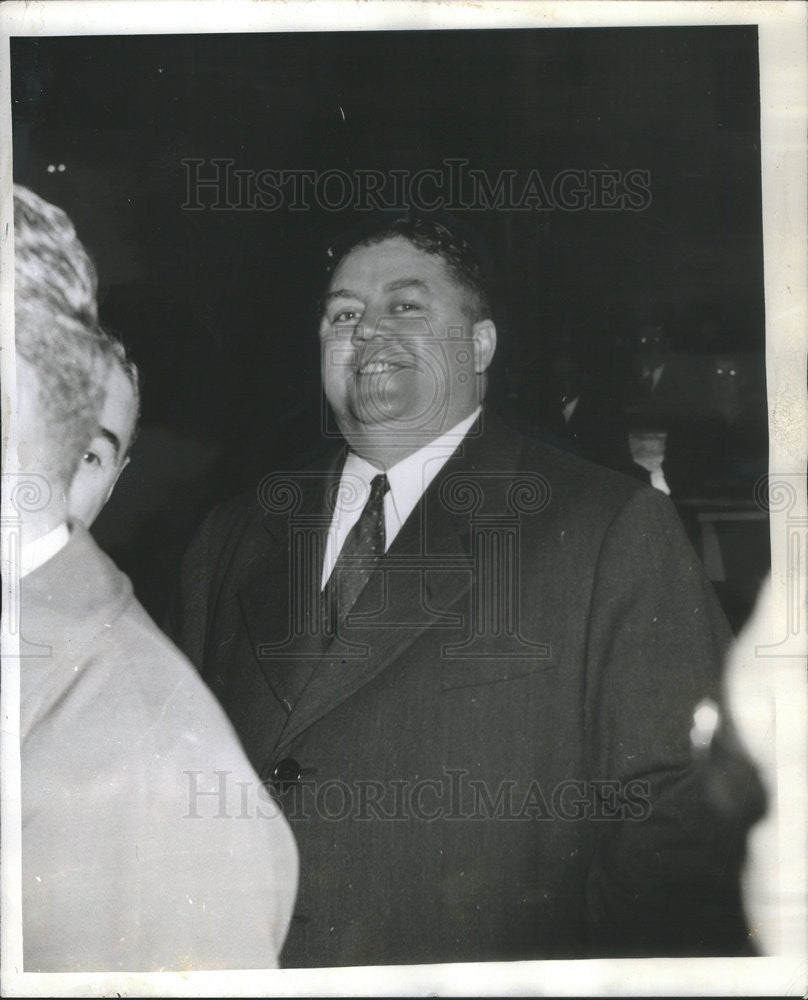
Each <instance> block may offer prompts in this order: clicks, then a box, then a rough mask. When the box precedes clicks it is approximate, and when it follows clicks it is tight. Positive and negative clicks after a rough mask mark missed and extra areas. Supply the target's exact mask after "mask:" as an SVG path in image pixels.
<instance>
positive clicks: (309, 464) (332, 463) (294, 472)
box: [206, 443, 345, 536]
mask: <svg viewBox="0 0 808 1000" xmlns="http://www.w3.org/2000/svg"><path fill="white" fill-rule="evenodd" d="M344 453H345V445H344V443H342V444H339V445H332V446H330V447H327V448H324V449H322V450H321V451H320V452H318V454H317V455H315V456H314V457H311V456H306V459H305V461H301V462H299V463H294V464H290V465H289V466H286V467H284V468H278V469H271V470H269V471H268V472H267V473H266V474H265V475H264V476H262V477H261V479H260V480H259V481H258V482H257V483H256V484H255V485H254V486H253V487H252V488H251V489H249V490H245V491H244V492H242V493H239V494H237V495H236V496H233V497H229V498H228V499H226V500H222V501H221V502H220V503H218V504H216V506H215V507H213V508H212V509H211V511H210V512H209V513H208V515H207V518H206V523H207V525H208V528H209V530H211V531H212V532H213V533H214V534H216V535H219V536H220V535H221V534H222V533H232V532H239V531H243V530H246V529H249V528H251V527H254V526H256V525H259V524H261V523H262V522H263V521H265V520H266V518H267V516H270V517H272V516H274V515H278V514H280V515H287V514H294V513H296V512H297V511H298V510H299V509H300V507H301V505H302V504H303V503H304V502H306V500H307V499H308V498H309V495H310V494H314V495H315V496H320V495H322V492H323V490H324V489H325V488H326V487H327V485H328V484H329V483H331V482H333V481H334V478H335V471H336V472H339V468H340V464H339V458H340V456H341V455H344ZM318 491H319V492H318Z"/></svg>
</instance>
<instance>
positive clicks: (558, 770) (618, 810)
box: [172, 419, 745, 966]
mask: <svg viewBox="0 0 808 1000" xmlns="http://www.w3.org/2000/svg"><path fill="white" fill-rule="evenodd" d="M478 431H479V427H475V428H473V429H472V432H470V435H469V437H468V438H467V439H466V441H465V442H464V444H463V446H462V447H461V449H460V450H459V451H458V452H457V453H456V454H455V456H453V457H452V459H451V460H450V461H449V462H448V463H447V465H446V466H445V467H444V468H443V470H442V471H441V472H440V473H439V475H438V476H437V478H436V479H435V480H434V481H433V483H432V484H431V486H430V488H429V490H428V491H427V493H426V494H425V496H424V498H423V499H422V501H421V504H420V505H419V506H418V507H417V508H416V510H415V511H414V512H413V514H412V515H411V517H410V519H409V520H408V521H407V523H406V524H405V525H404V527H403V528H402V530H401V533H400V534H399V535H398V537H397V538H396V540H395V541H394V543H393V544H392V546H391V548H390V550H389V551H388V552H387V554H386V555H385V556H384V557H383V558H382V559H381V560H380V563H379V570H378V572H377V573H376V574H375V577H374V578H373V579H372V580H371V582H370V583H369V584H368V586H367V587H366V589H365V591H364V592H363V593H362V594H361V596H360V598H359V600H358V602H357V604H356V605H355V608H354V612H355V614H356V616H357V617H356V618H355V619H354V622H353V624H352V625H351V626H350V627H346V628H345V629H344V630H343V632H342V634H339V635H337V636H336V637H333V638H332V639H330V640H329V637H328V636H327V635H326V636H323V635H322V629H321V628H320V627H319V622H320V619H318V610H319V607H318V598H317V595H318V593H319V586H320V571H321V565H322V549H321V547H322V542H323V538H324V535H325V532H326V531H327V528H328V524H329V523H330V519H331V511H330V508H329V507H328V505H327V504H326V503H324V497H327V496H328V495H329V490H330V492H331V495H333V489H332V488H333V485H334V483H335V482H336V481H337V479H338V476H339V471H340V467H341V466H340V462H339V461H338V460H337V461H336V462H333V463H332V464H331V465H330V466H327V467H326V468H325V469H324V470H323V471H319V472H318V471H317V470H306V471H304V472H302V473H290V474H288V475H285V476H283V475H281V476H279V477H268V478H267V479H266V480H265V481H264V482H263V483H262V485H261V487H260V489H259V491H258V493H257V494H256V495H254V496H251V497H245V498H242V499H239V500H236V501H234V502H231V503H230V504H228V505H225V506H223V507H221V508H219V509H217V510H215V511H214V512H213V513H212V514H211V515H210V516H209V518H208V520H207V521H206V523H205V524H204V526H203V527H202V529H201V531H200V533H199V535H198V537H197V539H196V541H195V543H194V544H193V546H192V547H191V549H190V551H189V553H188V554H187V557H186V560H185V563H184V569H183V575H182V580H181V585H180V589H179V592H178V599H177V602H176V604H175V607H174V610H173V616H172V620H173V625H172V631H173V633H174V635H175V637H176V638H177V641H178V642H179V643H180V645H181V646H182V647H183V648H184V649H185V651H186V652H187V653H188V655H189V657H190V658H191V659H192V660H193V661H194V662H195V663H196V664H197V665H198V666H199V668H200V670H201V672H202V674H203V676H204V677H205V679H206V680H207V682H208V683H209V684H210V686H211V688H212V689H213V691H214V692H215V693H216V694H217V696H218V697H219V698H220V700H221V702H222V704H223V705H224V707H225V709H226V711H227V712H228V714H229V715H230V717H231V719H232V720H233V723H234V725H235V727H236V729H237V731H238V732H239V734H240V736H241V738H242V740H243V742H244V746H245V748H246V750H247V753H248V756H249V757H250V759H251V761H252V763H253V765H254V766H255V767H256V769H257V770H258V771H259V772H260V773H261V775H262V777H264V778H266V779H267V780H269V779H270V778H271V776H272V773H273V770H274V769H275V767H276V766H277V764H278V763H279V762H281V761H285V762H286V763H285V765H284V768H282V769H281V771H282V775H285V776H286V777H289V775H290V774H291V775H292V777H294V776H295V774H296V772H299V774H300V780H299V781H296V782H291V783H288V782H287V783H286V785H284V786H282V792H281V797H282V799H283V801H284V808H285V811H286V814H287V817H288V818H289V819H290V822H291V823H292V826H293V829H294V832H295V835H296V837H297V841H298V846H299V849H300V854H301V884H300V891H299V896H298V906H297V911H296V914H295V918H294V919H293V922H292V928H291V930H290V935H289V939H288V942H287V946H286V948H285V949H284V953H283V955H282V959H281V961H282V964H284V965H288V966H296V965H303V966H309V965H315V966H317V965H320V966H326V965H362V964H394V963H408V962H439V961H475V960H493V959H511V958H513V959H524V958H540V957H549V956H556V957H558V956H585V955H597V954H600V955H618V954H622V955H653V954H720V953H722V954H727V953H735V952H738V951H741V950H742V949H743V946H744V936H745V930H744V926H743V921H742V919H741V917H740V912H739V905H738V898H737V883H736V869H737V864H738V861H739V857H740V849H741V847H740V838H739V837H736V836H735V833H736V831H735V827H734V826H733V825H732V824H730V826H729V827H728V826H727V825H726V824H725V825H722V824H721V823H718V822H713V821H712V820H711V819H710V818H709V817H708V816H707V814H706V810H705V803H704V798H703V776H702V774H701V771H700V765H699V764H697V763H694V761H693V759H692V754H691V748H690V743H689V732H690V728H691V723H692V713H693V709H694V706H695V705H696V703H697V702H698V701H699V700H700V699H701V698H703V697H705V696H706V695H709V696H711V697H713V698H715V699H716V700H717V701H718V700H719V694H718V691H719V673H720V664H721V662H722V655H723V652H724V649H725V647H726V645H727V642H728V638H729V634H728V630H727V627H726V624H725V621H724V619H723V616H722V614H721V611H720V610H719V608H718V606H717V603H716V600H715V597H714V595H713V593H712V591H711V589H710V586H709V584H708V583H707V582H706V580H705V578H704V574H703V572H702V570H701V567H700V564H699V562H698V559H697V558H696V556H695V555H694V553H693V551H692V549H691V548H690V547H689V545H688V543H687V542H686V540H685V538H684V536H683V533H682V530H681V528H680V525H679V523H678V520H677V517H676V514H675V512H674V510H673V508H672V507H671V505H670V504H669V502H668V501H667V500H666V498H664V497H663V496H662V495H661V494H659V493H657V492H656V491H654V490H652V489H650V488H646V487H644V486H642V485H640V484H639V483H637V482H636V481H634V480H631V479H628V478H624V477H623V476H621V475H618V474H615V473H611V472H609V471H607V470H603V469H600V468H598V467H596V466H594V465H591V464H589V463H587V462H583V461H581V460H579V459H577V458H575V457H573V456H570V455H567V454H565V453H563V452H561V451H558V450H556V449H554V448H552V447H549V446H547V445H546V444H543V443H541V442H538V441H535V440H528V439H522V438H520V437H518V436H516V435H514V434H512V433H510V432H509V431H507V430H506V429H505V428H504V427H502V426H501V425H499V424H498V423H497V422H496V421H494V420H493V419H488V420H486V421H485V428H484V432H483V433H482V434H479V433H478ZM298 765H299V766H298ZM730 827H731V828H730Z"/></svg>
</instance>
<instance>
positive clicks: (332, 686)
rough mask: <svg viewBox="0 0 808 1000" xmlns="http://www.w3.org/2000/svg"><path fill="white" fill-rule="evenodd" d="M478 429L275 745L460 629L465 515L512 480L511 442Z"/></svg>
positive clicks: (362, 600)
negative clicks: (417, 650)
mask: <svg viewBox="0 0 808 1000" xmlns="http://www.w3.org/2000/svg"><path fill="white" fill-rule="evenodd" d="M477 427H478V425H475V427H474V428H472V432H470V434H469V436H468V438H467V439H466V441H464V444H463V446H461V449H459V450H458V452H456V453H455V455H453V456H452V458H451V459H450V460H449V461H448V462H447V463H446V465H445V466H444V467H443V469H442V470H441V471H440V473H439V474H438V475H437V476H436V477H435V479H434V480H433V481H432V483H431V484H430V487H429V489H428V490H427V492H426V493H425V495H424V496H423V497H422V499H421V501H420V503H419V504H418V505H417V507H416V508H415V510H414V511H413V512H412V514H411V515H410V517H409V518H408V519H407V522H406V524H405V525H404V526H403V528H402V529H401V531H400V532H399V534H398V536H397V537H396V539H395V541H394V543H393V544H392V545H391V546H390V549H389V550H388V552H387V554H386V555H385V556H384V557H383V559H382V560H381V561H380V564H379V567H378V569H377V570H376V572H374V574H373V576H372V577H371V579H370V581H369V582H368V584H367V586H366V587H365V589H364V590H363V591H362V593H361V594H360V595H359V598H358V599H357V601H356V604H355V605H354V608H353V610H352V612H351V613H350V615H349V616H348V621H347V623H346V627H345V629H344V630H343V631H342V632H341V634H340V635H338V636H337V637H336V639H335V640H334V641H332V642H331V644H330V645H329V646H328V647H327V648H326V649H325V650H324V651H323V653H322V656H321V658H320V661H319V663H318V665H317V666H316V668H315V669H314V670H313V671H312V672H310V677H309V679H308V682H307V684H306V686H305V690H304V691H303V694H302V697H300V698H299V700H298V701H297V703H296V704H294V707H293V708H292V711H291V713H290V715H289V718H288V720H287V723H286V727H285V729H284V731H283V734H282V737H281V740H280V742H281V743H288V742H289V741H291V740H292V739H294V737H295V736H297V735H298V734H299V733H301V732H303V731H304V730H305V729H307V728H308V727H309V726H310V725H312V724H313V723H314V722H316V721H317V719H319V718H321V717H322V716H323V715H325V714H326V713H327V712H329V711H331V710H332V709H333V708H335V707H336V706H337V705H339V704H340V703H341V702H343V701H344V700H345V699H347V698H349V697H350V696H351V695H352V694H354V693H355V692H356V691H358V690H359V689H360V688H362V687H363V686H364V685H366V684H368V683H369V682H370V681H372V680H373V679H374V678H375V677H376V676H378V675H379V674H380V673H381V672H382V671H383V670H385V669H386V668H387V667H388V666H390V664H391V663H393V662H394V661H395V660H396V659H397V658H399V657H400V656H401V655H402V653H403V652H404V651H405V650H406V649H407V648H408V647H409V646H410V645H412V643H414V642H415V641H416V640H417V639H418V637H419V636H420V635H421V634H422V633H423V632H424V631H425V630H426V629H427V628H445V629H447V630H448V629H455V630H456V629H457V628H458V627H460V626H462V624H463V622H464V620H465V616H464V614H463V607H462V605H463V603H464V602H463V601H462V599H463V597H464V596H465V595H466V594H467V592H468V591H469V588H470V587H471V584H472V573H473V564H472V558H471V554H470V548H469V544H470V517H469V515H470V513H472V512H476V509H477V508H476V507H474V506H473V505H474V503H475V502H476V501H475V498H479V500H480V502H481V503H482V502H484V500H485V497H486V496H487V497H488V498H489V501H490V503H491V504H492V505H493V506H496V507H498V508H499V507H500V506H501V504H500V497H499V494H500V492H501V493H502V495H503V496H504V490H500V489H499V485H501V484H505V483H506V482H507V481H508V480H509V479H510V477H512V475H513V471H514V469H515V466H516V460H517V457H518V445H517V444H516V439H515V437H514V436H512V435H508V434H506V435H505V436H504V437H503V436H502V435H501V434H500V433H498V432H499V429H500V425H499V423H498V422H496V423H494V426H493V428H492V429H491V432H489V429H488V428H487V429H486V439H485V440H483V439H482V438H480V436H479V435H478V434H475V431H476V429H477ZM494 474H495V475H496V476H497V478H498V481H499V482H498V484H497V485H496V486H495V485H494V484H493V481H492V478H491V477H492V475H494ZM486 477H487V479H488V481H486ZM481 484H482V485H481ZM492 498H493V499H492ZM470 504H471V507H470ZM447 640H448V632H447Z"/></svg>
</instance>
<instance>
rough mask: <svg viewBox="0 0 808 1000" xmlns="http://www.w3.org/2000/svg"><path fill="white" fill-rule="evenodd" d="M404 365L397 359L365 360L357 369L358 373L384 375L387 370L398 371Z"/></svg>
mask: <svg viewBox="0 0 808 1000" xmlns="http://www.w3.org/2000/svg"><path fill="white" fill-rule="evenodd" d="M405 367H407V366H406V365H404V364H402V363H401V362H399V361H365V362H364V363H363V364H361V365H360V366H359V368H358V369H357V374H358V375H385V374H387V373H388V372H395V371H398V370H399V369H400V368H405Z"/></svg>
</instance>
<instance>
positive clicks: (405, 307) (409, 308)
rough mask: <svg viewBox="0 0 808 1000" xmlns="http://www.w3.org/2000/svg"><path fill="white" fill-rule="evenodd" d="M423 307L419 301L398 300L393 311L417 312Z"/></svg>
mask: <svg viewBox="0 0 808 1000" xmlns="http://www.w3.org/2000/svg"><path fill="white" fill-rule="evenodd" d="M420 308H421V306H420V304H419V303H417V302H396V304H395V305H394V306H393V308H392V310H391V312H394V313H402V312H415V311H417V310H419V309H420Z"/></svg>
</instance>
